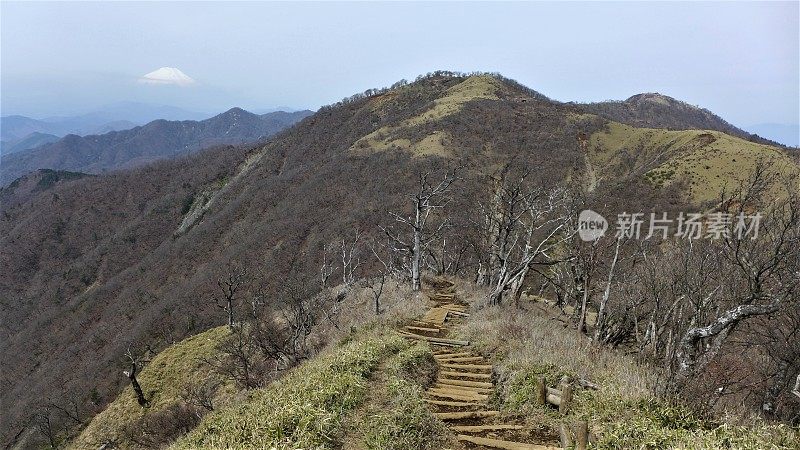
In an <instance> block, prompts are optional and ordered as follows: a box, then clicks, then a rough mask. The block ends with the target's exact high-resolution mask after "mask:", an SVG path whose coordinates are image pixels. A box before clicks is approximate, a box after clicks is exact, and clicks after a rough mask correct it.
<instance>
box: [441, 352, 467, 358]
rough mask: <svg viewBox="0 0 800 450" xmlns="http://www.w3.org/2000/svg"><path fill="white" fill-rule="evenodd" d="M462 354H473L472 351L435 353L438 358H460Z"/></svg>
mask: <svg viewBox="0 0 800 450" xmlns="http://www.w3.org/2000/svg"><path fill="white" fill-rule="evenodd" d="M461 356H472V352H447V353H440V354H436V355H433V357H434V358H436V359H447V358H459V357H461Z"/></svg>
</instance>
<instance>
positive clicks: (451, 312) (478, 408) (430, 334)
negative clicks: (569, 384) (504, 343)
mask: <svg viewBox="0 0 800 450" xmlns="http://www.w3.org/2000/svg"><path fill="white" fill-rule="evenodd" d="M430 285H431V286H432V287H433V289H434V292H433V293H431V294H430V295H429V297H430V300H431V301H432V302H433V303H434V306H433V307H432V308H431V309H430V310H428V312H427V313H425V315H424V316H423V317H422V318H421V319H419V320H414V321H412V322H410V323H409V324H408V325H405V326H403V327H402V329H400V330H399V333H400V334H401V335H402V336H403V337H405V338H407V339H414V340H420V341H425V342H427V343H428V344H429V345H430V346H431V348H432V350H433V355H434V359H436V363H437V366H438V374H437V378H436V382H435V384H434V385H433V386H431V387H429V388H428V389H427V390H426V391H425V393H424V397H423V401H424V402H425V403H427V404H428V406H429V408H430V409H431V410H432V411H433V415H434V416H435V417H437V418H439V419H440V420H442V421H443V422H444V423H445V425H446V426H447V427H448V428H449V429H450V430H451V431H453V433H454V434H455V435H456V438H457V440H458V441H459V442H460V443H461V444H462V445H463V446H464V448H499V449H507V450H556V449H557V448H558V447H552V446H548V445H541V444H530V443H525V442H521V441H524V440H526V439H530V434H531V433H530V430H526V426H525V425H524V424H520V423H510V421H507V420H501V419H502V415H501V414H500V411H497V410H494V409H491V408H490V407H489V398H490V396H491V394H492V392H494V387H495V386H494V381H493V377H492V373H493V368H492V364H491V363H490V362H489V361H488V360H487V358H486V357H484V356H483V355H481V354H479V353H478V352H476V351H473V350H471V348H470V343H469V342H468V341H464V340H458V339H449V338H448V337H447V336H448V334H449V327H450V325H451V324H457V323H459V322H461V321H462V320H464V319H466V318H468V317H469V313H468V309H469V305H467V304H466V303H465V302H462V301H459V300H458V298H457V296H456V293H455V284H453V283H452V282H449V281H444V280H437V281H434V282H432V283H430Z"/></svg>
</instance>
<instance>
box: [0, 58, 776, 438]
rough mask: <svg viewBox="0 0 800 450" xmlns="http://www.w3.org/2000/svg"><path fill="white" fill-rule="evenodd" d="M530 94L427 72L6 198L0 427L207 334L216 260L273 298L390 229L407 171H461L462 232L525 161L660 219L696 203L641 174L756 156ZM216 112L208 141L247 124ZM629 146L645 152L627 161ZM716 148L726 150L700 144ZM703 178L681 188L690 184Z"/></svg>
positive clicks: (0, 227) (109, 394) (107, 393)
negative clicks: (272, 127)
mask: <svg viewBox="0 0 800 450" xmlns="http://www.w3.org/2000/svg"><path fill="white" fill-rule="evenodd" d="M529 92H535V91H532V90H528V89H527V88H524V87H520V86H519V85H515V84H514V83H510V82H507V81H505V80H504V79H502V78H498V77H494V76H490V75H476V76H469V77H467V76H454V75H451V74H446V73H435V74H431V75H429V76H427V77H423V78H421V79H419V80H418V81H416V82H414V83H409V84H403V85H400V86H397V87H395V88H392V89H385V90H371V91H368V92H367V93H365V94H361V95H356V96H354V97H351V98H349V99H346V100H345V101H342V102H339V103H337V104H335V105H331V106H329V107H324V108H321V109H320V110H319V111H318V112H317V113H315V114H313V115H312V116H310V117H307V118H306V119H304V120H302V121H301V122H300V123H298V124H297V125H295V126H293V127H291V128H288V129H285V130H283V131H282V132H279V133H277V134H276V135H274V136H273V137H272V138H271V139H269V140H268V141H266V142H265V143H259V144H252V145H249V146H238V147H219V148H212V149H206V150H204V151H202V152H199V153H197V154H192V155H188V156H182V157H179V158H175V159H166V160H160V161H157V162H154V163H151V164H147V165H143V166H140V167H136V168H133V169H130V170H120V171H116V172H113V173H108V174H104V175H101V176H96V177H86V178H81V179H77V180H70V181H61V182H57V183H55V185H53V186H52V187H51V188H50V189H47V190H46V191H40V192H36V193H34V194H33V195H31V196H30V197H29V198H26V199H21V200H18V201H11V202H5V203H4V205H3V206H2V208H3V211H2V214H0V245H2V246H3V248H4V249H7V251H5V252H3V254H2V255H0V258H2V259H0V260H1V261H3V263H4V264H5V265H6V267H8V268H9V269H8V270H7V271H4V272H2V273H0V298H3V299H5V298H7V299H11V300H13V301H9V302H8V303H6V304H4V305H2V307H3V308H4V313H5V314H7V317H8V319H9V320H8V321H7V322H6V323H5V324H4V329H2V330H1V331H2V333H3V335H4V337H5V339H2V340H0V350H2V352H3V353H4V354H8V355H11V357H10V358H9V360H8V361H7V362H8V367H9V370H8V371H7V372H6V373H4V374H2V376H3V377H4V378H5V379H4V380H1V382H0V388H2V389H3V395H2V397H3V398H8V399H11V402H12V403H11V405H12V407H11V408H10V409H9V417H10V419H9V420H10V421H12V425H13V427H12V426H10V425H9V426H7V427H5V428H6V429H8V430H12V429H13V430H18V429H19V427H20V426H24V425H22V424H23V422H24V419H25V414H26V412H27V411H29V410H30V409H31V408H33V407H34V406H35V404H36V400H37V399H36V398H33V397H32V396H31V394H30V393H32V392H36V393H37V395H41V396H42V397H44V396H46V395H56V394H57V393H58V392H59V391H60V390H61V389H69V390H71V391H73V392H77V393H80V394H81V395H84V396H87V397H88V396H89V393H91V392H94V393H96V394H97V395H95V396H94V397H93V398H94V401H95V404H96V405H104V404H106V403H108V402H110V401H111V400H112V399H114V398H116V396H117V394H118V393H119V392H120V390H121V389H122V388H123V386H124V382H125V379H124V378H122V377H119V376H118V375H119V374H118V370H117V364H118V361H119V358H120V355H122V354H124V352H125V349H126V347H127V346H128V345H129V344H130V342H132V341H138V342H142V341H146V342H154V344H153V345H154V346H156V347H163V345H164V343H165V342H168V341H169V339H174V338H175V336H174V335H177V336H178V337H179V338H180V337H182V336H185V335H188V334H195V333H197V332H200V331H203V330H205V329H210V328H211V327H213V326H218V325H219V324H220V317H219V314H218V308H217V307H216V305H214V304H213V302H211V301H210V298H211V296H212V295H213V292H214V289H216V288H217V284H216V281H217V279H218V278H219V277H221V276H223V275H224V273H225V271H226V270H227V269H228V268H229V267H231V266H233V265H236V264H247V265H249V266H253V267H252V268H251V270H252V271H254V272H259V271H263V272H264V273H267V272H268V273H269V277H267V278H265V279H264V280H263V281H264V283H263V286H258V294H259V295H261V296H262V297H261V298H268V299H280V298H281V296H282V295H286V294H285V292H284V291H283V289H285V286H284V284H285V281H286V280H290V279H299V280H301V281H302V282H303V283H304V284H305V285H306V286H312V285H313V286H317V285H318V283H319V280H317V278H316V277H317V276H318V275H319V267H321V265H322V264H323V258H324V255H325V249H326V248H329V246H330V243H331V242H341V241H342V239H349V238H350V236H347V235H346V234H347V233H348V232H351V231H356V230H366V233H368V234H373V235H374V234H375V233H376V231H375V230H377V229H378V227H379V226H391V223H392V222H391V221H388V220H389V219H387V218H389V217H390V216H389V213H390V212H393V211H405V209H406V208H407V205H408V196H407V195H406V194H407V193H410V192H415V189H416V188H417V183H418V179H417V177H416V176H414V174H422V173H431V174H432V175H431V176H432V177H433V176H439V175H441V174H442V173H443V172H444V171H446V170H447V169H455V168H459V170H462V172H461V175H462V178H463V179H462V181H461V183H462V185H461V192H460V193H462V194H463V198H460V199H454V200H453V202H452V203H451V204H449V205H448V207H449V208H450V209H451V210H452V214H453V223H454V224H460V225H463V226H467V225H466V224H470V223H474V220H473V219H474V217H477V216H475V214H479V213H478V212H477V211H476V208H478V206H477V205H479V204H481V203H482V202H485V201H486V200H487V195H488V192H489V187H488V186H489V185H490V184H487V183H491V180H492V177H493V176H496V175H497V173H498V171H500V170H501V169H502V168H503V167H504V166H506V165H508V164H512V163H518V164H522V163H524V164H530V165H531V166H532V167H534V168H535V176H536V181H537V183H540V184H541V185H543V186H553V185H556V184H562V183H565V182H566V181H567V180H569V181H570V184H571V185H572V186H575V187H576V188H578V187H581V186H582V184H583V183H584V179H585V178H589V173H590V172H592V171H593V170H594V171H598V170H599V169H602V170H603V171H604V173H607V174H610V175H613V176H607V177H605V178H602V177H600V179H599V181H598V182H596V183H586V185H587V189H586V193H585V195H587V196H590V198H592V199H600V200H598V202H601V204H602V205H603V208H605V209H609V210H611V208H614V207H615V206H617V207H620V208H623V207H624V208H626V209H625V210H627V211H646V210H650V208H656V209H659V210H660V209H663V210H664V211H673V210H675V209H676V208H679V207H683V206H687V207H688V206H689V205H693V206H694V205H697V204H700V205H705V204H707V203H708V202H709V200H708V199H707V198H699V199H693V198H692V197H691V194H690V193H689V191H688V188H687V187H686V183H687V180H684V179H682V178H681V177H682V176H683V175H682V173H681V172H680V171H679V170H674V177H673V178H671V179H669V180H667V181H664V182H662V179H663V178H664V177H662V176H659V178H658V182H655V181H653V179H651V178H649V177H647V176H646V174H647V173H649V172H652V171H658V170H659V169H670V170H671V169H672V167H671V166H669V164H670V163H671V162H675V161H678V162H681V161H683V159H682V158H683V156H684V155H686V154H693V153H692V152H696V151H700V153H701V154H700V155H699V156H702V157H703V158H706V156H704V155H705V153H703V152H705V151H706V150H708V153H709V154H712V155H715V154H717V153H720V152H716V150H721V151H722V150H724V152H727V153H724V154H725V155H728V156H730V155H736V156H737V158H738V157H739V155H740V154H742V155H745V156H748V155H750V156H748V158H750V157H751V156H752V155H753V154H755V155H757V154H758V149H759V148H760V144H754V143H752V142H748V141H744V140H742V139H739V138H734V137H729V139H719V138H717V139H715V140H713V141H712V140H711V139H708V138H707V137H704V136H702V135H703V134H705V133H702V132H698V131H697V130H693V131H692V132H686V133H682V132H667V131H665V130H658V129H641V128H636V127H630V126H627V125H621V124H618V123H615V122H612V121H610V120H609V119H606V118H603V117H601V116H599V115H594V114H589V113H587V112H586V111H585V110H584V109H582V107H581V106H580V105H574V104H562V103H558V102H554V101H551V100H548V99H546V98H545V97H543V96H538V95H532V94H530V93H529ZM228 113H230V114H228ZM225 114H227V115H225V116H224V117H222V118H221V120H220V121H218V122H217V123H218V124H219V126H220V127H221V128H220V129H229V128H230V127H231V126H232V125H231V124H232V123H238V122H241V121H247V120H251V119H252V117H251V116H248V115H246V114H244V113H242V112H240V111H238V110H230V111H228V112H227V113H225ZM156 125H157V126H165V123H163V122H162V123H157V124H156ZM226 127H228V128H226ZM669 133H673V134H672V135H671V134H669ZM643 136H644V137H646V138H647V141H646V142H647V144H648V145H647V147H646V148H645V149H644V150H645V151H642V152H641V155H640V156H641V160H636V158H637V154H636V152H635V150H636V149H637V147H636V146H637V145H638V143H639V142H642V139H641V138H642V137H643ZM712 137H713V136H712ZM72 139H73V140H75V139H80V138H79V137H74V138H72ZM721 141H724V143H725V145H726V146H725V148H720V149H717V148H714V147H713V145H715V143H719V142H721ZM740 148H741V149H745V150H746V152H740V151H739V149H740ZM770 148H771V149H772V150H771V151H774V152H776V155H778V157H780V155H782V153H781V152H782V151H783V150H781V149H778V148H772V147H770ZM654 156H657V157H654ZM700 161H701V163H702V161H704V160H702V159H700ZM700 167H701V168H702V165H701V166H700ZM693 170H694V169H693ZM659 173H660V172H659ZM403 175H406V176H403ZM715 175H717V174H715V173H705V172H703V171H702V170H699V171H698V172H697V173H694V172H693V173H690V174H689V175H688V176H690V177H695V178H689V181H695V182H696V183H699V184H703V183H704V182H705V181H706V180H707V179H708V178H709V177H715ZM720 175H721V176H726V177H727V176H728V175H727V174H725V173H722V174H720ZM704 177H705V178H704ZM590 185H591V186H590ZM589 187H591V189H589ZM209 198H214V199H215V200H214V201H213V202H211V205H210V206H209V207H208V208H207V209H206V210H204V211H202V214H198V218H197V219H193V220H192V221H191V223H190V224H189V226H187V227H186V229H185V230H183V231H182V232H181V233H176V231H178V230H179V229H181V228H182V224H183V223H184V222H185V220H186V218H187V216H188V215H189V214H192V213H194V212H196V211H197V210H196V209H195V208H194V205H201V206H203V205H205V204H207V203H208V202H207V201H206V200H205V199H209ZM298 199H302V201H298ZM695 201H696V202H697V203H694V202H695ZM353 205H358V207H357V208H354V207H353ZM605 209H599V210H598V212H599V213H601V214H602V213H604V212H606V211H605ZM620 210H622V209H620ZM448 230H449V229H448ZM374 237H376V238H377V237H378V236H374ZM448 242H452V241H451V240H448ZM153 268H158V270H154V269H153ZM165 330H168V331H169V333H171V334H170V335H171V336H172V337H171V338H169V337H166V336H167V335H166V334H164V333H165V332H166V331H165ZM64 336H70V339H64ZM87 401H88V400H87Z"/></svg>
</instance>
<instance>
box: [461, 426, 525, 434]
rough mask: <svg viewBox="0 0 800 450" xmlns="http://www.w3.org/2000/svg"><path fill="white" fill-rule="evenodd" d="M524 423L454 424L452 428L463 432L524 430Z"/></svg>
mask: <svg viewBox="0 0 800 450" xmlns="http://www.w3.org/2000/svg"><path fill="white" fill-rule="evenodd" d="M524 428H525V427H524V426H523V425H503V424H491V425H452V426H450V429H451V430H453V431H460V432H462V433H480V432H482V431H500V430H522V429H524Z"/></svg>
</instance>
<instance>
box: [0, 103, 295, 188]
mask: <svg viewBox="0 0 800 450" xmlns="http://www.w3.org/2000/svg"><path fill="white" fill-rule="evenodd" d="M309 114H310V111H300V112H295V113H284V112H274V113H268V114H264V115H255V114H252V113H249V112H247V111H245V110H243V109H241V108H231V109H230V110H228V111H226V112H224V113H221V114H218V115H216V116H214V117H211V118H209V119H205V120H202V121H191V120H185V121H168V120H165V119H158V120H154V121H152V122H149V123H147V124H145V125H142V126H138V127H135V128H132V129H130V130H123V131H112V132H109V133H106V134H103V135H88V136H78V135H74V134H69V135H67V136H64V137H63V138H61V139H60V140H58V141H56V142H54V143H51V144H45V145H43V146H39V147H37V148H35V149H31V150H28V151H25V152H23V153H18V154H11V155H8V156H6V157H4V158H3V165H2V168H0V184H3V185H5V184H8V183H10V182H11V181H13V180H14V179H16V178H17V177H19V176H22V175H24V174H25V173H28V172H30V171H33V170H36V169H54V170H70V171H78V172H87V173H101V172H103V171H107V170H114V169H120V168H124V167H134V166H137V165H141V164H144V163H146V162H149V161H154V160H156V159H160V158H165V157H174V156H175V155H178V154H182V153H191V152H194V151H198V150H200V149H203V148H206V147H211V146H214V145H224V144H243V143H246V142H250V141H257V140H259V139H264V138H266V137H268V136H270V135H272V134H274V133H276V132H277V131H280V130H281V129H283V128H284V127H286V126H290V125H292V124H294V123H295V122H297V121H298V120H301V119H303V118H305V117H306V116H308V115H309Z"/></svg>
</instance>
